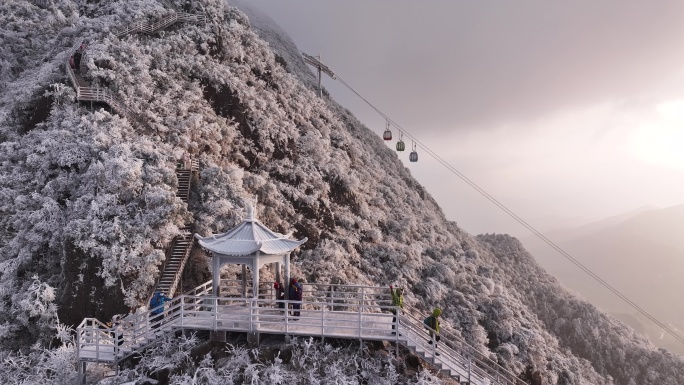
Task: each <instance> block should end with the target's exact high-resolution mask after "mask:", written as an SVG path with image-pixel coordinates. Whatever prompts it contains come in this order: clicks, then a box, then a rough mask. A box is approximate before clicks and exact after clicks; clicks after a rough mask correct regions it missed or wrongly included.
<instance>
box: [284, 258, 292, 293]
mask: <svg viewBox="0 0 684 385" xmlns="http://www.w3.org/2000/svg"><path fill="white" fill-rule="evenodd" d="M290 281H291V278H290V253H287V254H286V255H285V299H286V300H289V299H290Z"/></svg>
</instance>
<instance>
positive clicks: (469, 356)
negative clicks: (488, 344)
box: [468, 354, 471, 383]
mask: <svg viewBox="0 0 684 385" xmlns="http://www.w3.org/2000/svg"><path fill="white" fill-rule="evenodd" d="M470 358H471V355H470V354H468V383H470Z"/></svg>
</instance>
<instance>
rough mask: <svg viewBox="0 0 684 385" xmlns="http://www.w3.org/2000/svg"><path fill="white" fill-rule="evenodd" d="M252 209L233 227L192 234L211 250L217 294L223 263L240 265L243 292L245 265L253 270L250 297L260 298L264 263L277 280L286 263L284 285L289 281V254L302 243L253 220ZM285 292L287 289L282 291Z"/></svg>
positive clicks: (253, 212) (204, 246) (214, 290)
mask: <svg viewBox="0 0 684 385" xmlns="http://www.w3.org/2000/svg"><path fill="white" fill-rule="evenodd" d="M255 211H256V210H255V209H254V207H252V206H249V207H248V209H247V218H245V219H244V220H243V221H242V223H240V224H239V225H237V226H236V227H235V228H233V229H232V230H230V231H228V232H226V233H222V234H215V235H210V236H207V237H202V236H200V235H199V234H197V233H195V237H196V238H197V239H198V241H199V244H200V245H201V246H202V247H203V248H204V249H206V250H208V251H210V252H211V256H212V260H213V269H212V276H213V278H212V281H213V282H212V283H213V286H212V289H213V293H214V295H215V296H217V297H220V293H219V283H220V281H221V267H222V266H223V265H225V264H228V263H232V264H239V265H242V272H243V274H242V292H243V293H245V294H246V285H247V279H246V267H247V266H249V267H250V268H251V270H252V288H253V293H252V296H253V298H258V297H259V269H260V268H261V267H263V266H264V265H265V264H269V263H275V267H276V280H277V281H280V273H281V268H282V266H283V265H284V266H285V285H288V284H289V282H290V253H292V251H293V250H294V249H296V248H297V247H299V246H300V245H302V244H303V243H304V242H306V241H307V238H304V239H302V240H296V239H290V234H286V235H283V234H280V233H276V232H275V231H272V230H270V229H269V228H268V227H266V226H265V225H264V224H263V223H261V222H259V220H258V219H256V215H255ZM285 293H286V295H287V291H285Z"/></svg>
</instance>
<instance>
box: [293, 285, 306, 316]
mask: <svg viewBox="0 0 684 385" xmlns="http://www.w3.org/2000/svg"><path fill="white" fill-rule="evenodd" d="M302 298H304V291H303V289H302V284H301V283H299V282H297V278H292V281H290V301H294V302H291V303H292V310H293V311H292V315H293V316H295V317H299V309H301V308H302ZM294 320H295V321H296V320H298V318H295V319H294Z"/></svg>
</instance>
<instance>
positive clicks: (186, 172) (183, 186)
mask: <svg viewBox="0 0 684 385" xmlns="http://www.w3.org/2000/svg"><path fill="white" fill-rule="evenodd" d="M176 177H177V178H178V191H176V196H177V197H178V198H180V199H181V200H182V201H183V202H185V203H186V204H187V203H188V199H190V179H191V178H192V170H190V169H186V168H179V169H176Z"/></svg>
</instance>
